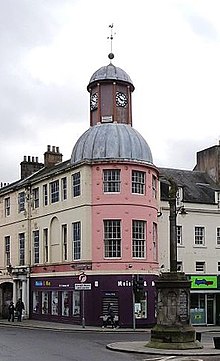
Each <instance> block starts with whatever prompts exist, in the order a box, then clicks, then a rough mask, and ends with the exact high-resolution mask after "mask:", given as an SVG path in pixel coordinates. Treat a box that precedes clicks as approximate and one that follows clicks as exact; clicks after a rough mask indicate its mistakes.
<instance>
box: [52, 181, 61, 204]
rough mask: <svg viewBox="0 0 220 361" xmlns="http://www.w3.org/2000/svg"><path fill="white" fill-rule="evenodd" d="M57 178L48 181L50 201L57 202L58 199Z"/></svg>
mask: <svg viewBox="0 0 220 361" xmlns="http://www.w3.org/2000/svg"><path fill="white" fill-rule="evenodd" d="M59 188H60V185H59V179H57V180H55V181H53V182H51V183H50V203H57V202H59V200H60V189H59Z"/></svg>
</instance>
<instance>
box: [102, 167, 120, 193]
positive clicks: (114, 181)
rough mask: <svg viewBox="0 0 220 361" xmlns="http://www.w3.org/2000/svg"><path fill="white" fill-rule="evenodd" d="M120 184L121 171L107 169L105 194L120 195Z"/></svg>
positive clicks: (104, 178)
mask: <svg viewBox="0 0 220 361" xmlns="http://www.w3.org/2000/svg"><path fill="white" fill-rule="evenodd" d="M120 183H121V182H120V170H119V169H105V170H104V171H103V186H104V193H119V192H120Z"/></svg>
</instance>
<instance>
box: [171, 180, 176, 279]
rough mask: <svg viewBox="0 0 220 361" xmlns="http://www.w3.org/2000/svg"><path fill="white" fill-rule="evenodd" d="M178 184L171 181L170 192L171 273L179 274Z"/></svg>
mask: <svg viewBox="0 0 220 361" xmlns="http://www.w3.org/2000/svg"><path fill="white" fill-rule="evenodd" d="M177 190H178V187H177V184H176V183H175V182H174V181H173V180H172V179H171V180H170V190H169V206H170V272H177V237H176V236H177V234H176V216H177V211H176V193H177Z"/></svg>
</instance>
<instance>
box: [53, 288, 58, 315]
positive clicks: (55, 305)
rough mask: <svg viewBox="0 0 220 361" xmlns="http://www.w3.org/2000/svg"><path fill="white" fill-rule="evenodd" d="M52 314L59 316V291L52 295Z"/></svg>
mask: <svg viewBox="0 0 220 361" xmlns="http://www.w3.org/2000/svg"><path fill="white" fill-rule="evenodd" d="M51 314H52V315H58V291H52V293H51Z"/></svg>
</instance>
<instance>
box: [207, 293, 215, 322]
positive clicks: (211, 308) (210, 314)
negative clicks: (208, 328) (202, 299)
mask: <svg viewBox="0 0 220 361" xmlns="http://www.w3.org/2000/svg"><path fill="white" fill-rule="evenodd" d="M214 315H215V296H214V295H213V294H207V325H214V324H215V317H214Z"/></svg>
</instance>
